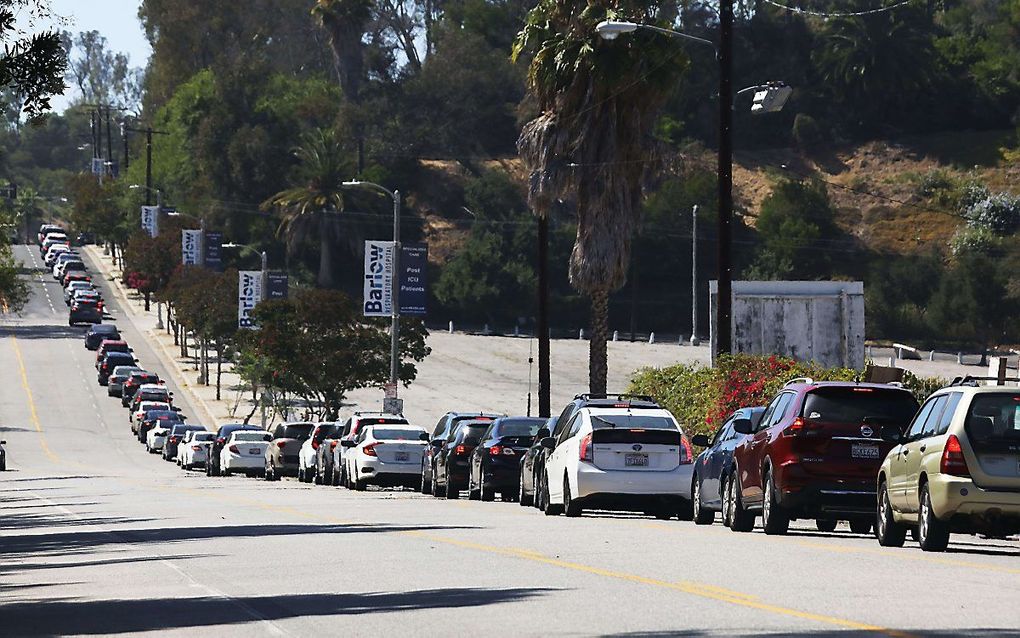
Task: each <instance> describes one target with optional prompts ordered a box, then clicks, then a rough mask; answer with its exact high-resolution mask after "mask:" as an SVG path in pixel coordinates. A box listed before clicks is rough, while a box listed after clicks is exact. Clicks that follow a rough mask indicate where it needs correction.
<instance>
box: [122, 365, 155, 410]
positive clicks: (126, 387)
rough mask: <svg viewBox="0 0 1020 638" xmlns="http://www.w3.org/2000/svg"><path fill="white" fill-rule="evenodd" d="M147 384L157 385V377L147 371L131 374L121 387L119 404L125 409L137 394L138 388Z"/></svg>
mask: <svg viewBox="0 0 1020 638" xmlns="http://www.w3.org/2000/svg"><path fill="white" fill-rule="evenodd" d="M147 383H159V375H157V374H156V373H154V372H149V371H147V370H139V371H137V372H132V373H131V375H130V376H128V378H127V379H125V380H124V383H123V384H122V385H121V389H120V404H121V405H122V406H123V407H125V408H126V407H129V406H130V405H131V401H132V399H134V397H135V393H136V392H138V388H139V386H143V385H145V384H147Z"/></svg>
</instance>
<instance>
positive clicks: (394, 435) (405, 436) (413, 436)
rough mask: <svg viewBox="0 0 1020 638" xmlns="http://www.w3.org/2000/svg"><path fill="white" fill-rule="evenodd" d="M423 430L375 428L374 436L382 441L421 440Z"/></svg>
mask: <svg viewBox="0 0 1020 638" xmlns="http://www.w3.org/2000/svg"><path fill="white" fill-rule="evenodd" d="M422 431H423V430H422ZM422 431H419V430H398V429H396V428H394V429H389V428H386V429H383V428H374V429H373V430H372V436H374V437H375V438H376V439H379V440H380V441H419V440H421V433H422Z"/></svg>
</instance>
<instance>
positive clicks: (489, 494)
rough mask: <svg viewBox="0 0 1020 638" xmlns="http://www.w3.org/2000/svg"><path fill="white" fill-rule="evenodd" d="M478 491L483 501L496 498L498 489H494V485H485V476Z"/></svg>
mask: <svg viewBox="0 0 1020 638" xmlns="http://www.w3.org/2000/svg"><path fill="white" fill-rule="evenodd" d="M478 492H479V493H480V494H481V497H482V500H483V501H493V500H495V499H496V491H495V490H493V489H492V486H491V485H490V486H488V487H486V486H485V477H484V476H483V477H482V484H481V485H480V486H479V487H478Z"/></svg>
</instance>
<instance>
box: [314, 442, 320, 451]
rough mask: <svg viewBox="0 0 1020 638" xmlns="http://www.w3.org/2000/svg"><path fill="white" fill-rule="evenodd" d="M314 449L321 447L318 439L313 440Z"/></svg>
mask: <svg viewBox="0 0 1020 638" xmlns="http://www.w3.org/2000/svg"><path fill="white" fill-rule="evenodd" d="M312 449H313V450H318V449H319V442H318V441H312Z"/></svg>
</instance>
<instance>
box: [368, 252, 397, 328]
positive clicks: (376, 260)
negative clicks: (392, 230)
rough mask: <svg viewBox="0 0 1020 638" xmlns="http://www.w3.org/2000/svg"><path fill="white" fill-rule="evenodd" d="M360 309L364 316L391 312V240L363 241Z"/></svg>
mask: <svg viewBox="0 0 1020 638" xmlns="http://www.w3.org/2000/svg"><path fill="white" fill-rule="evenodd" d="M364 293H365V296H364V299H363V301H362V310H363V311H364V315H365V316H366V317H388V316H390V314H391V313H392V312H393V242H391V241H376V240H372V239H369V240H367V241H366V242H365V285H364Z"/></svg>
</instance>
